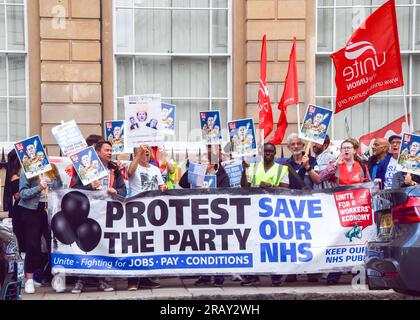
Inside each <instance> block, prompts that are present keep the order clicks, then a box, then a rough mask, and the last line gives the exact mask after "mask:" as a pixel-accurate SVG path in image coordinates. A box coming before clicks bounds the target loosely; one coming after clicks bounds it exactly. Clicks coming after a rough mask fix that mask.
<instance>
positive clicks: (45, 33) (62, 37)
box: [39, 0, 102, 155]
mask: <svg viewBox="0 0 420 320" xmlns="http://www.w3.org/2000/svg"><path fill="white" fill-rule="evenodd" d="M39 15H40V37H41V45H40V46H41V47H40V52H41V133H42V141H43V143H44V144H46V145H47V149H48V153H49V155H58V154H59V148H58V146H57V145H56V141H55V139H54V138H53V136H52V134H51V129H52V128H53V127H54V126H56V125H57V124H60V122H61V121H64V122H67V121H70V120H75V121H76V122H77V123H78V125H79V127H80V129H81V131H82V133H83V134H84V136H85V137H86V136H88V135H89V134H91V133H95V134H102V129H101V128H102V127H101V125H102V83H101V81H102V66H101V20H100V19H101V5H100V0H39Z"/></svg>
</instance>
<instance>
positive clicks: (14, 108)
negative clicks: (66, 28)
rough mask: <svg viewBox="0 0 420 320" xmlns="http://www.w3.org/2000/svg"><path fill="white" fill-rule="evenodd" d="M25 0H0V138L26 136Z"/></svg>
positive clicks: (14, 140)
mask: <svg viewBox="0 0 420 320" xmlns="http://www.w3.org/2000/svg"><path fill="white" fill-rule="evenodd" d="M25 12H26V1H24V0H0V142H16V141H18V140H21V139H24V138H25V137H26V136H27V133H28V132H27V127H28V126H27V97H26V96H27V88H26V86H27V81H26V79H27V76H26V74H27V71H26V65H27V63H26V59H27V48H26V14H25Z"/></svg>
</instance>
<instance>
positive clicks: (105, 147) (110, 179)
mask: <svg viewBox="0 0 420 320" xmlns="http://www.w3.org/2000/svg"><path fill="white" fill-rule="evenodd" d="M95 151H96V152H97V154H98V157H99V159H100V160H101V162H102V164H103V166H104V168H106V170H107V171H108V175H107V176H106V177H105V178H102V179H101V180H100V181H98V180H95V181H93V182H92V183H90V184H88V185H86V186H84V185H83V184H82V181H81V180H80V178H79V177H77V178H76V181H75V184H74V186H73V188H74V189H83V190H91V191H94V190H102V189H103V190H106V191H107V192H108V193H109V194H111V195H112V194H118V195H120V196H123V197H125V196H126V195H127V188H126V185H125V182H124V178H123V175H122V173H121V171H120V170H119V168H118V166H117V164H115V163H114V162H112V161H111V160H112V145H111V143H110V142H108V141H98V142H96V143H95ZM97 281H98V288H99V289H100V290H101V291H105V292H110V291H114V288H113V287H112V286H111V285H110V284H109V283H108V282H107V281H106V280H105V279H104V278H98V279H97ZM83 288H84V280H83V279H82V278H79V279H78V280H77V281H76V283H75V285H74V288H73V289H72V291H71V292H72V293H75V294H79V293H81V292H82V291H83Z"/></svg>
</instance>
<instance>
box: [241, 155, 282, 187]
mask: <svg viewBox="0 0 420 320" xmlns="http://www.w3.org/2000/svg"><path fill="white" fill-rule="evenodd" d="M248 172H249V178H250V179H249V181H250V183H251V187H259V186H260V183H261V182H262V181H264V182H267V183H270V184H271V185H273V186H279V185H280V183H281V181H282V180H283V177H284V175H285V174H286V173H289V168H288V167H287V166H283V165H281V164H278V163H274V165H273V166H272V167H271V168H270V170H268V171H267V172H265V170H264V163H263V162H262V161H261V162H259V163H258V164H257V165H255V163H251V165H250V166H249V171H248Z"/></svg>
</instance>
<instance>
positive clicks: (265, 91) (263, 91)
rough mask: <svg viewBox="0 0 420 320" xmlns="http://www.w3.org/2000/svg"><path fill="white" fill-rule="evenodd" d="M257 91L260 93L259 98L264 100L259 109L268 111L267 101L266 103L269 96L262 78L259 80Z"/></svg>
mask: <svg viewBox="0 0 420 320" xmlns="http://www.w3.org/2000/svg"><path fill="white" fill-rule="evenodd" d="M259 92H260V93H261V94H262V96H261V98H262V100H263V101H264V103H263V104H262V105H260V106H259V107H260V111H261V110H262V109H264V111H265V112H268V103H267V97H269V93H268V88H267V86H266V85H265V84H264V82H263V81H262V80H260V89H259Z"/></svg>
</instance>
